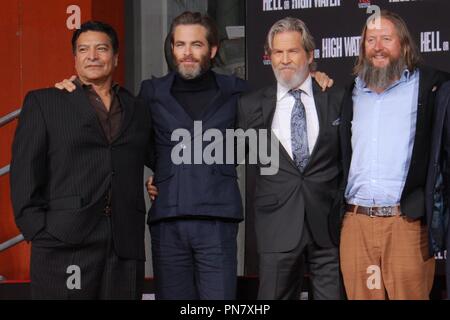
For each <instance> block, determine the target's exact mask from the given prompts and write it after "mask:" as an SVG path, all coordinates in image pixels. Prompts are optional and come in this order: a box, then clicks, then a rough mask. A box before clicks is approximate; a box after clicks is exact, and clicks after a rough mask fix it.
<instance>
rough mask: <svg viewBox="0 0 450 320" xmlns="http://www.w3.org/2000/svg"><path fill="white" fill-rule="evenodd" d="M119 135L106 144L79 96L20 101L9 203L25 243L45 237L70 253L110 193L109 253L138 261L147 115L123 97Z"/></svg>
mask: <svg viewBox="0 0 450 320" xmlns="http://www.w3.org/2000/svg"><path fill="white" fill-rule="evenodd" d="M118 96H119V99H120V102H121V105H122V108H123V117H122V128H121V131H120V133H119V135H118V136H117V137H116V138H115V140H113V141H112V142H111V143H109V142H108V140H107V139H106V137H105V135H104V133H103V130H102V128H101V126H100V123H99V121H98V119H97V115H96V114H95V111H94V109H93V107H92V106H91V105H90V103H89V101H88V99H87V97H86V95H85V93H84V92H83V90H81V88H78V89H77V90H75V91H74V92H73V93H69V92H66V91H59V90H57V89H43V90H38V91H33V92H30V93H28V95H27V96H26V98H25V102H24V105H23V108H22V113H21V116H20V119H19V124H18V127H17V130H16V134H15V139H14V143H13V152H12V162H11V176H10V177H11V198H12V203H13V209H14V215H15V219H16V224H17V226H18V227H19V229H20V230H21V232H22V233H23V235H24V237H25V239H27V240H28V241H32V240H33V238H34V237H35V236H36V235H38V234H39V232H40V231H42V230H45V231H46V232H48V233H50V234H51V235H52V236H54V237H55V238H57V239H59V240H61V241H63V242H65V243H68V244H73V245H78V244H80V243H82V241H83V239H84V238H85V237H86V236H87V235H88V234H89V233H90V232H92V231H93V230H95V226H96V224H97V222H98V221H99V220H100V218H101V216H102V212H103V208H104V206H105V194H106V191H107V190H108V188H109V186H110V185H111V188H112V224H113V238H114V247H115V250H116V253H117V254H118V255H119V256H120V257H123V258H129V259H144V257H145V254H144V230H145V221H144V220H145V203H144V194H143V193H144V189H143V169H144V164H145V163H146V164H147V165H150V161H151V160H150V159H151V150H152V149H151V141H152V139H151V121H150V114H149V112H148V109H147V108H146V107H145V106H144V104H143V103H141V102H140V100H137V99H135V98H134V97H133V96H132V95H131V94H130V93H128V92H127V91H126V90H125V89H122V88H121V89H120V90H119V92H118Z"/></svg>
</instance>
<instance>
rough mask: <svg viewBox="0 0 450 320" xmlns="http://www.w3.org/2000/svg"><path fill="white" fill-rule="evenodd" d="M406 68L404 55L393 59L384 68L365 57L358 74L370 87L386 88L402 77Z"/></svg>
mask: <svg viewBox="0 0 450 320" xmlns="http://www.w3.org/2000/svg"><path fill="white" fill-rule="evenodd" d="M405 68H406V64H405V60H404V59H403V57H400V58H399V59H396V60H393V61H392V62H391V63H389V64H388V65H387V66H386V67H384V68H376V67H374V66H373V64H372V63H371V62H370V61H369V60H368V59H364V63H363V68H362V70H361V71H360V72H359V74H358V76H359V78H360V79H362V80H364V82H365V83H366V86H367V87H369V88H380V89H386V88H387V87H389V86H390V85H391V84H392V83H393V82H394V81H395V80H397V79H400V77H401V76H402V73H403V71H404V70H405Z"/></svg>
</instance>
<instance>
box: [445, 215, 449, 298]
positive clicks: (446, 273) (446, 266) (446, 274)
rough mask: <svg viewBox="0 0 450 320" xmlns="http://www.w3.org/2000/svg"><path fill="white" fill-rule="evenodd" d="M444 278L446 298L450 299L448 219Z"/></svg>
mask: <svg viewBox="0 0 450 320" xmlns="http://www.w3.org/2000/svg"><path fill="white" fill-rule="evenodd" d="M445 278H446V279H447V300H450V219H449V221H448V226H447V259H446V260H445Z"/></svg>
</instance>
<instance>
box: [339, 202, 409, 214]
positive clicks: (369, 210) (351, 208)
mask: <svg viewBox="0 0 450 320" xmlns="http://www.w3.org/2000/svg"><path fill="white" fill-rule="evenodd" d="M347 212H354V213H359V214H365V215H366V216H369V217H393V216H399V215H401V211H400V206H393V207H363V206H355V205H353V204H348V205H347Z"/></svg>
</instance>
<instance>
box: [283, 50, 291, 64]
mask: <svg viewBox="0 0 450 320" xmlns="http://www.w3.org/2000/svg"><path fill="white" fill-rule="evenodd" d="M281 63H283V64H290V63H291V57H290V56H289V52H283V57H282V59H281Z"/></svg>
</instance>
